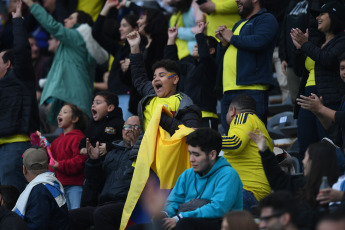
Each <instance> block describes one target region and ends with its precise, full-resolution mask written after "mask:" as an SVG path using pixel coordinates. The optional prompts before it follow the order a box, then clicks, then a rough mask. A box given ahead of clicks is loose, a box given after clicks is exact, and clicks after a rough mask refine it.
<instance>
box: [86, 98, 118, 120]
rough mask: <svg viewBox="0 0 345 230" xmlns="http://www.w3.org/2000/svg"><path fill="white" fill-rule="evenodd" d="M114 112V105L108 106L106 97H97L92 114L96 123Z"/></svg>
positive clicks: (94, 100)
mask: <svg viewBox="0 0 345 230" xmlns="http://www.w3.org/2000/svg"><path fill="white" fill-rule="evenodd" d="M112 110H114V105H108V104H107V102H106V101H105V98H104V97H102V96H100V95H97V96H96V97H95V98H94V99H93V104H92V107H91V113H92V118H93V120H94V121H100V120H102V119H103V118H104V117H105V116H107V115H108V113H109V112H111V111H112Z"/></svg>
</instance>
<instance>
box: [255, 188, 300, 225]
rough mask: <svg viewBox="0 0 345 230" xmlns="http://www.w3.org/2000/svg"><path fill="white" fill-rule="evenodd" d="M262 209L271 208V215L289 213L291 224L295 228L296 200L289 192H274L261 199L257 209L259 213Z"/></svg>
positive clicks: (296, 215)
mask: <svg viewBox="0 0 345 230" xmlns="http://www.w3.org/2000/svg"><path fill="white" fill-rule="evenodd" d="M264 208H272V212H273V214H278V213H281V214H282V215H283V214H284V213H289V214H290V220H291V223H292V224H294V225H295V226H297V217H298V212H297V210H298V199H296V198H295V197H294V196H293V195H292V194H291V193H290V192H289V191H286V190H284V191H276V192H274V193H271V194H269V195H267V196H265V197H264V198H262V199H261V200H260V202H259V209H260V211H261V210H262V209H264Z"/></svg>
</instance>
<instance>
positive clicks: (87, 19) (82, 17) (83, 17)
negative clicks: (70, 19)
mask: <svg viewBox="0 0 345 230" xmlns="http://www.w3.org/2000/svg"><path fill="white" fill-rule="evenodd" d="M76 13H78V15H77V23H78V24H85V23H86V24H88V25H89V26H91V27H92V26H93V20H92V17H91V16H90V14H87V13H85V12H84V11H81V10H77V11H76Z"/></svg>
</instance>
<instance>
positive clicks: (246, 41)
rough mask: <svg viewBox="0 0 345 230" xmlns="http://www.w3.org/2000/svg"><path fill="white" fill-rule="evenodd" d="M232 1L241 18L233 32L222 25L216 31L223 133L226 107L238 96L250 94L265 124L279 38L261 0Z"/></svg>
mask: <svg viewBox="0 0 345 230" xmlns="http://www.w3.org/2000/svg"><path fill="white" fill-rule="evenodd" d="M235 1H236V3H237V7H238V12H239V15H240V16H241V17H242V19H241V20H240V21H238V22H237V23H236V24H235V26H234V27H233V29H232V31H231V30H229V29H227V27H226V26H224V25H221V26H219V27H218V29H217V30H216V37H217V38H218V39H219V40H220V41H221V44H220V45H219V48H218V50H219V51H217V52H219V53H218V54H219V57H223V65H222V67H223V69H222V78H223V80H222V82H223V94H224V96H223V99H222V104H221V120H222V125H223V127H224V129H225V130H224V131H225V133H227V131H228V129H229V126H228V124H227V123H226V113H227V109H228V108H229V105H230V103H231V101H232V99H233V98H234V97H236V96H237V95H242V94H248V95H250V96H252V97H253V98H254V99H255V101H256V104H257V115H258V116H259V118H260V119H261V120H262V121H263V122H264V123H265V124H266V123H267V113H268V93H267V91H268V89H269V88H270V87H271V86H272V85H273V77H272V55H273V50H274V47H275V44H276V39H277V37H278V23H277V20H276V19H275V17H274V16H273V15H272V14H270V13H268V12H267V10H266V9H265V8H263V0H235ZM222 54H223V55H222Z"/></svg>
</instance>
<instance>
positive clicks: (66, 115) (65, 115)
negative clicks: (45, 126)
mask: <svg viewBox="0 0 345 230" xmlns="http://www.w3.org/2000/svg"><path fill="white" fill-rule="evenodd" d="M72 116H73V113H72V109H71V107H69V106H68V105H64V106H63V107H62V108H61V110H60V113H59V115H58V116H57V121H58V126H59V128H63V129H67V128H69V127H71V126H72V125H73V123H74V121H73V119H72Z"/></svg>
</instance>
